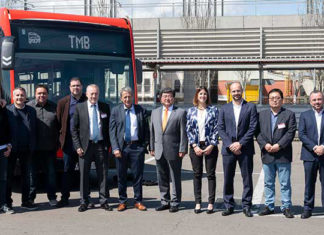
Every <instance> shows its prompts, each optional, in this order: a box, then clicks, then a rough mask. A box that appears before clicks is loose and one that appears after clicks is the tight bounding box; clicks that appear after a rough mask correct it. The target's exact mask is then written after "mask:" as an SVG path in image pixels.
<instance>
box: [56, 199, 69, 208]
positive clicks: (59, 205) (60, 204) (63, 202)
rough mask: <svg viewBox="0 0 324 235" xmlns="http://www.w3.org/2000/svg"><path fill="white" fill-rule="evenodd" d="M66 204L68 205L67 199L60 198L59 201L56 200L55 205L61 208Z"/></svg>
mask: <svg viewBox="0 0 324 235" xmlns="http://www.w3.org/2000/svg"><path fill="white" fill-rule="evenodd" d="M68 205H69V200H64V199H61V200H60V201H58V202H57V204H56V207H57V208H62V207H66V206H68Z"/></svg>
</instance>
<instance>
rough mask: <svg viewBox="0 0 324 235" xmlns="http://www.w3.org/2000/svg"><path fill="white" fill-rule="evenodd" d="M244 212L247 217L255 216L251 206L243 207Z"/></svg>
mask: <svg viewBox="0 0 324 235" xmlns="http://www.w3.org/2000/svg"><path fill="white" fill-rule="evenodd" d="M243 213H244V215H245V216H246V217H253V214H252V212H251V209H250V208H243Z"/></svg>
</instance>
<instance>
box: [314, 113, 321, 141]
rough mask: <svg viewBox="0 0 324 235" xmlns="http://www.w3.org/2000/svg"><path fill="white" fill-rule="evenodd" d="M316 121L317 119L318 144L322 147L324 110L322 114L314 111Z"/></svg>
mask: <svg viewBox="0 0 324 235" xmlns="http://www.w3.org/2000/svg"><path fill="white" fill-rule="evenodd" d="M314 114H315V119H316V126H317V136H318V137H317V138H318V139H317V144H318V145H320V138H321V125H322V114H323V109H322V110H321V111H320V112H317V111H316V110H314Z"/></svg>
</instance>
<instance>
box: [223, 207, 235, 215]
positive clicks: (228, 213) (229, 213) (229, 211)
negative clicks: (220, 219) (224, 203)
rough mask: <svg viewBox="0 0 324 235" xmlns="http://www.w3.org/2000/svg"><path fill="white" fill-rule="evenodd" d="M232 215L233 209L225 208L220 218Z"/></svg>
mask: <svg viewBox="0 0 324 235" xmlns="http://www.w3.org/2000/svg"><path fill="white" fill-rule="evenodd" d="M233 213H234V209H233V208H232V207H231V208H227V209H226V210H224V211H223V212H222V216H228V215H231V214H233Z"/></svg>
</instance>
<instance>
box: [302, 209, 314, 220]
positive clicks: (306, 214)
mask: <svg viewBox="0 0 324 235" xmlns="http://www.w3.org/2000/svg"><path fill="white" fill-rule="evenodd" d="M311 216H312V211H304V212H303V214H301V216H300V218H301V219H308V218H309V217H311Z"/></svg>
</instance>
